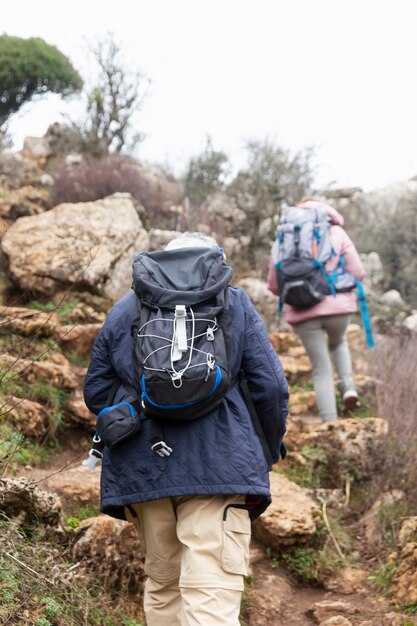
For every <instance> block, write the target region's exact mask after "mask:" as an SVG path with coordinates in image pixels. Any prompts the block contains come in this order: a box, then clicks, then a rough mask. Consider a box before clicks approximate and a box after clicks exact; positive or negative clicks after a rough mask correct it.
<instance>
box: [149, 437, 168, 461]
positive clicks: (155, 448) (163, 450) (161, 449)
mask: <svg viewBox="0 0 417 626" xmlns="http://www.w3.org/2000/svg"><path fill="white" fill-rule="evenodd" d="M151 450H152V452H156V454H159V456H160V457H162V458H163V457H165V456H170V455H171V452H172V448H170V447H169V446H167V444H166V443H165V441H162V440H161V441H157V442H156V443H154V444H153V445H152V446H151Z"/></svg>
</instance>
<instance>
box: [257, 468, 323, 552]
mask: <svg viewBox="0 0 417 626" xmlns="http://www.w3.org/2000/svg"><path fill="white" fill-rule="evenodd" d="M270 481H271V494H272V504H271V505H270V506H269V507H268V509H267V510H266V511H265V513H264V514H263V515H262V516H261V517H260V518H259V519H258V520H257V521H256V522H255V523H254V524H253V535H254V537H255V538H256V539H259V541H261V543H263V545H265V546H268V547H270V548H273V549H279V548H281V547H282V546H288V545H293V544H297V543H305V542H306V541H307V540H308V539H309V538H310V537H311V536H312V535H313V534H314V533H315V532H316V530H317V515H316V513H317V506H316V504H315V503H314V502H313V500H312V499H311V498H310V497H309V496H308V495H307V494H306V490H305V489H302V488H301V487H299V486H298V485H296V484H295V483H293V482H291V481H290V480H289V479H288V478H286V477H285V476H283V475H282V474H278V473H276V472H271V475H270Z"/></svg>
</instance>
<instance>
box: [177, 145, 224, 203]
mask: <svg viewBox="0 0 417 626" xmlns="http://www.w3.org/2000/svg"><path fill="white" fill-rule="evenodd" d="M229 167H230V163H229V159H228V157H227V155H226V154H225V153H224V152H222V151H220V150H214V148H213V144H212V140H211V138H210V137H209V136H208V137H207V142H206V146H205V148H204V151H203V152H202V153H201V154H199V155H198V156H196V157H193V158H192V159H190V162H189V165H188V168H187V172H186V175H185V195H186V196H188V198H189V199H190V202H191V204H192V205H199V204H201V203H202V202H203V201H204V200H205V199H206V198H207V197H208V196H209V195H211V194H212V193H214V192H215V191H219V190H220V189H222V188H223V186H224V182H225V178H226V176H227V174H228V171H229Z"/></svg>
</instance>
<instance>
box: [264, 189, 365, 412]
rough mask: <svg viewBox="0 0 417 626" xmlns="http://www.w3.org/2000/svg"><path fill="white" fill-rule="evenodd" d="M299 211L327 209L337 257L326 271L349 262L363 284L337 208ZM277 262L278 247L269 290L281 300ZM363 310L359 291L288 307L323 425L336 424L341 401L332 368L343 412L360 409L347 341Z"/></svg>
mask: <svg viewBox="0 0 417 626" xmlns="http://www.w3.org/2000/svg"><path fill="white" fill-rule="evenodd" d="M298 206H299V207H302V208H306V209H311V208H316V207H321V208H322V209H323V208H324V209H325V210H326V211H327V213H328V214H329V216H330V220H331V227H330V238H331V243H332V246H333V249H334V252H335V256H333V257H332V258H331V259H329V260H328V261H327V262H326V269H327V271H328V272H332V271H333V270H334V269H335V268H336V267H337V265H338V263H339V259H340V256H341V255H343V256H344V260H345V269H346V272H349V273H350V274H353V275H354V276H356V278H358V279H359V280H362V278H363V277H364V275H365V270H364V267H363V265H362V262H361V259H360V257H359V254H358V252H357V250H356V248H355V246H354V244H353V242H352V241H351V239H350V238H349V236H348V235H347V233H346V232H345V230H344V229H343V224H344V219H343V216H342V215H340V213H338V212H337V211H336V209H334V208H333V207H331V206H329V205H328V204H325V203H323V202H321V201H319V200H317V199H315V198H305V199H303V200H302V201H301V202H300V203H299V204H298ZM275 261H276V259H274V247H273V249H272V255H271V260H270V264H269V273H268V288H269V289H270V290H271V291H272V293H274V294H275V295H279V294H278V285H277V277H276V269H275ZM357 310H358V305H357V294H356V290H353V291H350V292H347V293H337V294H336V296H333V295H329V296H326V297H325V298H324V300H322V301H321V302H319V303H318V304H316V305H315V306H312V307H310V308H308V309H296V308H294V307H292V306H290V305H288V304H285V306H284V317H285V319H286V321H287V322H289V323H290V324H292V325H293V327H294V331H295V332H296V333H297V335H298V336H299V337H300V339H301V341H302V342H303V344H304V346H305V349H306V351H307V354H308V356H309V357H310V360H311V363H312V367H313V381H314V389H315V392H316V401H317V406H318V409H319V412H320V416H321V418H322V420H323V421H325V422H330V421H333V420H335V419H337V409H336V398H335V394H334V385H333V369H332V362H333V365H334V367H335V369H336V372H337V376H338V386H339V390H340V392H341V394H342V399H343V406H344V408H345V409H346V410H352V409H354V408H356V407H357V406H359V400H358V394H357V392H356V389H355V384H354V381H353V376H352V360H351V356H350V351H349V345H348V342H347V337H346V329H347V326H348V324H349V320H350V316H351V314H352V313H356V312H357Z"/></svg>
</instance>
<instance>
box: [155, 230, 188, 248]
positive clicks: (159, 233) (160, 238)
mask: <svg viewBox="0 0 417 626" xmlns="http://www.w3.org/2000/svg"><path fill="white" fill-rule="evenodd" d="M181 235H182V233H181V232H179V231H177V230H161V229H159V228H151V229H150V231H149V250H151V251H152V250H164V248H165V246H166V245H167V244H168V243H169V242H170V241H171V240H172V239H177V238H178V237H180V236H181Z"/></svg>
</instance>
